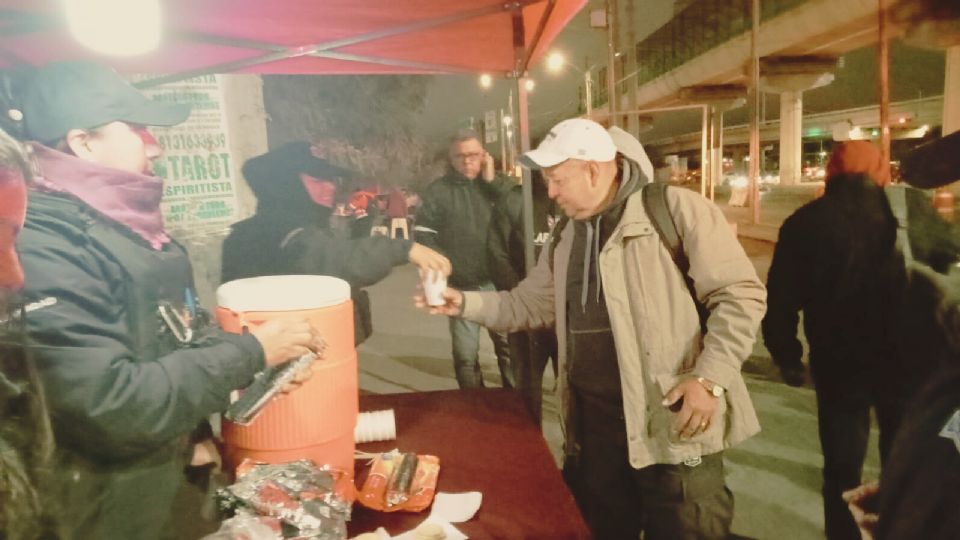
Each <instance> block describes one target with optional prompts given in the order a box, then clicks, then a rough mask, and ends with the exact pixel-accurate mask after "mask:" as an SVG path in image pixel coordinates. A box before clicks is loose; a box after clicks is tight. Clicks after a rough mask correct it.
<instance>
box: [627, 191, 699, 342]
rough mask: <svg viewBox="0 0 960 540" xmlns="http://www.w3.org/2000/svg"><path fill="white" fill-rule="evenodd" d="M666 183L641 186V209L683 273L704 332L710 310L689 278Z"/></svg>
mask: <svg viewBox="0 0 960 540" xmlns="http://www.w3.org/2000/svg"><path fill="white" fill-rule="evenodd" d="M667 187H668V185H667V184H660V183H657V182H651V183H649V184H647V185H645V186H643V192H642V193H641V194H640V196H641V197H642V199H643V209H644V210H645V211H646V212H647V216H648V217H649V218H650V223H651V224H652V225H653V228H654V229H656V231H657V234H658V235H660V241H661V242H663V245H664V247H666V248H667V251H669V252H670V257H671V258H672V259H673V262H674V264H676V265H677V268H678V269H680V273H681V274H683V282H684V283H686V285H687V291H689V293H690V297H691V298H693V303H694V304H696V306H697V313H698V314H699V315H700V329H701V331H703V332H704V333H706V331H707V317H709V316H710V312H709V311H708V310H707V307H706V306H704V305H703V303H702V302H700V299H699V298H697V291H696V289H695V288H694V286H693V279H691V278H690V259H688V258H687V254H686V253H685V252H684V251H683V240H682V239H681V238H680V232H679V231H678V230H677V223H676V222H675V221H674V220H673V214H671V213H670V207H669V206H668V205H667Z"/></svg>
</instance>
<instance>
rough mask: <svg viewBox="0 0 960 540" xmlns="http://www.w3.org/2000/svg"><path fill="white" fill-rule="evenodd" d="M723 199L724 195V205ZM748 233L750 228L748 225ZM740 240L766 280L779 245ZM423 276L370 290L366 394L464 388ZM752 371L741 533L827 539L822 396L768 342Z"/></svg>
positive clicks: (775, 208) (739, 507) (733, 464)
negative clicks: (790, 371) (778, 360)
mask: <svg viewBox="0 0 960 540" xmlns="http://www.w3.org/2000/svg"><path fill="white" fill-rule="evenodd" d="M810 195H811V193H810V190H809V189H800V190H785V191H780V192H776V191H775V192H771V193H765V194H764V203H765V207H764V208H765V213H767V218H765V219H764V220H761V223H763V224H766V225H767V226H768V227H772V228H773V230H774V232H775V230H776V226H777V221H782V219H783V218H784V217H785V216H786V215H789V213H790V212H792V211H793V209H795V208H796V207H797V206H799V205H801V204H803V202H805V201H806V200H809V197H810ZM721 199H722V197H720V196H718V201H719V202H722V200H721ZM724 206H725V205H723V204H721V207H724ZM724 210H725V212H726V213H727V215H728V217H730V218H731V219H732V220H737V219H739V218H743V219H748V216H749V214H747V212H748V210H745V209H738V208H725V207H724ZM747 229H749V225H748V226H747ZM740 230H741V233H744V232H745V231H744V227H743V226H742V225H741V227H740ZM774 238H775V236H774ZM741 243H742V244H743V245H744V248H745V250H746V251H747V254H748V255H749V256H750V258H751V261H753V263H754V265H755V266H756V267H757V269H758V273H759V274H760V275H761V277H762V278H764V279H765V277H766V272H767V269H768V268H769V264H770V257H771V254H772V251H773V244H772V243H770V242H767V241H760V240H755V239H749V238H742V239H741ZM416 280H417V277H416V272H415V270H414V269H413V268H412V267H410V266H405V267H401V268H397V269H395V270H394V272H393V274H391V275H390V277H388V278H387V279H385V280H384V281H382V282H381V283H379V284H377V285H375V286H374V287H371V288H369V289H368V290H369V291H370V295H371V299H372V303H373V320H374V334H373V336H372V337H371V338H370V339H369V340H368V341H367V342H366V343H364V344H363V345H361V347H360V386H361V389H362V390H364V391H367V392H374V393H392V392H410V391H427V390H442V389H453V388H456V387H457V386H456V381H455V379H454V376H453V365H452V360H451V357H450V339H449V335H448V333H447V321H446V319H444V318H441V317H433V316H430V315H427V314H425V313H423V312H420V311H418V310H416V309H415V308H414V307H413V306H412V302H411V300H410V297H411V296H412V294H413V290H414V287H415V285H416ZM481 343H482V351H481V356H482V358H481V362H482V367H483V373H484V378H485V380H486V382H487V385H488V386H497V385H499V374H498V371H497V366H496V361H495V359H494V356H493V350H492V347H491V345H490V342H489V340H488V339H486V338H484V339H483V340H482V342H481ZM744 373H745V376H746V380H747V385H748V387H749V389H750V392H751V395H752V397H753V401H754V404H755V406H756V408H757V410H758V414H759V416H760V422H761V425H762V426H763V431H762V432H761V433H760V434H759V435H758V436H756V437H754V438H752V439H751V440H749V441H747V442H746V443H744V444H742V445H741V446H739V447H738V448H736V449H734V450H732V451H730V452H728V454H727V466H728V474H729V476H728V481H729V485H730V487H731V489H732V490H733V491H734V493H735V495H736V516H735V518H734V532H735V533H737V534H738V535H741V536H743V537H748V538H756V539H782V538H790V539H796V540H805V539H815V538H823V518H822V509H821V499H820V484H821V482H820V468H821V466H822V458H821V456H820V451H819V442H818V438H817V429H816V428H817V421H816V405H815V402H814V396H813V391H812V390H811V389H810V388H791V387H788V386H786V385H784V384H782V383H780V382H779V378H778V377H777V374H776V371H775V369H774V368H773V366H772V364H771V362H770V359H769V354H768V353H767V351H766V349H765V348H764V347H763V345H762V343H758V344H757V346H756V347H755V349H754V352H753V355H752V356H751V357H750V358H749V359H748V361H747V362H746V364H745V365H744ZM553 385H554V379H553V377H552V374H551V373H549V370H548V374H547V376H546V377H545V380H544V388H545V395H546V398H545V399H546V401H545V404H544V416H545V420H544V425H543V430H544V436H545V438H546V439H547V442H548V444H549V445H550V447H551V449H552V450H553V451H554V453H555V454H557V453H558V452H559V448H560V434H559V427H558V424H557V420H556V412H557V402H556V399H555V397H553V396H552V395H551V394H550V390H551V389H552V388H553ZM872 435H873V441H872V443H871V451H870V453H869V455H868V461H867V467H866V470H865V472H864V476H865V478H876V477H877V476H878V474H879V469H878V465H877V464H878V463H879V461H878V457H877V454H876V433H875V432H874V433H873V434H872Z"/></svg>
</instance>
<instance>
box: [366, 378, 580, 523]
mask: <svg viewBox="0 0 960 540" xmlns="http://www.w3.org/2000/svg"><path fill="white" fill-rule="evenodd" d="M381 409H394V411H395V414H396V422H397V440H396V441H386V442H377V443H366V444H360V445H357V449H358V450H362V451H367V452H378V451H386V450H390V449H392V448H399V449H400V451H402V452H417V453H419V454H433V455H435V456H437V457H439V458H440V477H439V481H438V484H437V491H441V492H448V493H460V492H465V491H479V492H481V493H483V504H482V505H481V506H480V511H479V512H478V513H477V515H476V516H475V517H474V518H473V519H472V520H470V521H468V522H466V523H458V524H455V526H456V527H457V528H458V529H460V530H461V531H463V533H464V534H466V535H467V536H469V537H470V538H474V539H483V538H490V539H497V540H513V539H518V540H519V539H543V540H564V539H569V538H589V537H590V533H589V532H588V529H587V527H586V525H585V524H584V522H583V518H582V517H581V516H580V512H579V510H577V507H576V504H575V503H574V501H573V497H572V496H571V495H570V492H569V491H568V490H567V487H566V484H564V482H563V479H562V478H561V476H560V472H559V471H558V470H557V467H556V465H555V463H554V460H553V457H552V456H551V454H550V451H549V450H548V449H547V445H546V442H545V441H544V440H543V437H542V436H541V434H540V430H539V429H538V428H537V426H536V425H534V422H533V420H532V418H531V416H530V414H529V413H528V412H527V411H526V409H525V408H524V406H523V402H522V401H521V399H520V397H519V395H518V394H517V393H516V392H514V391H512V390H502V389H488V390H452V391H444V392H422V393H413V394H388V395H383V394H381V395H372V394H371V395H363V396H360V410H361V411H363V412H366V411H374V410H381ZM367 470H368V467H366V466H365V465H361V464H360V463H359V462H358V466H357V480H358V484H357V485H358V486H360V485H362V481H363V479H364V478H365V477H366V474H367ZM429 512H430V509H429V508H428V509H426V510H424V511H423V512H421V513H417V514H411V513H404V512H394V513H382V512H376V511H373V510H369V509H367V508H364V507H362V506H360V505H359V504H355V505H354V510H353V518H352V521H351V522H350V524H349V530H350V534H351V536H355V535H357V534H360V533H362V532H369V531H373V530H375V529H376V528H377V527H380V526H383V527H384V528H386V529H387V531H388V532H390V534H391V535H396V534H399V533H401V532H403V531H406V530H409V529H412V528H414V527H416V526H417V524H419V523H420V522H421V521H422V520H423V519H424V518H425V517H426V516H427V515H428V514H429Z"/></svg>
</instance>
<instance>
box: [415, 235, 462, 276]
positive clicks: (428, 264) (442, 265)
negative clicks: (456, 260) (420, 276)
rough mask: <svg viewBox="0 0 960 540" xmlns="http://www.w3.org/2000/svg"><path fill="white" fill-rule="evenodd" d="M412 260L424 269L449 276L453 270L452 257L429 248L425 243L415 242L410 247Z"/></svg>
mask: <svg viewBox="0 0 960 540" xmlns="http://www.w3.org/2000/svg"><path fill="white" fill-rule="evenodd" d="M409 257H410V262H412V263H413V264H415V265H417V266H418V267H420V268H421V269H422V270H429V271H433V272H434V273H436V274H439V275H442V276H444V277H446V276H449V275H450V272H451V271H453V265H451V264H450V259H447V258H446V257H444V256H443V255H441V254H439V253H437V252H436V251H434V250H432V249H430V248H428V247H427V246H425V245H423V244H417V243H414V244H413V246H411V247H410V254H409Z"/></svg>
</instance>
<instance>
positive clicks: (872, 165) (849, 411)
mask: <svg viewBox="0 0 960 540" xmlns="http://www.w3.org/2000/svg"><path fill="white" fill-rule="evenodd" d="M882 163H883V162H882V158H881V155H880V151H879V150H878V149H877V148H876V147H875V146H874V145H873V144H871V143H869V142H865V141H851V142H847V143H843V144H842V145H840V146H839V147H838V148H837V149H836V150H835V151H834V153H833V155H832V156H831V158H830V162H829V164H828V167H827V173H828V174H827V184H826V193H825V195H824V196H823V197H822V198H820V199H817V200H815V201H813V202H811V203H808V204H807V205H805V206H803V207H802V208H800V209H799V210H797V211H796V212H795V213H794V214H793V215H792V216H790V217H789V218H787V220H786V221H784V223H783V226H782V227H781V229H780V238H779V241H778V242H777V246H776V249H775V251H774V255H773V263H772V265H771V267H770V273H769V279H768V284H767V287H768V292H769V299H768V308H767V314H766V316H765V317H764V319H763V325H762V326H763V336H764V340H765V342H766V346H767V348H768V349H769V350H770V353H771V355H772V356H773V359H774V362H776V364H777V365H778V366H779V368H780V370H781V372H782V374H783V377H784V380H785V381H786V382H787V383H788V384H791V385H800V384H802V383H803V380H804V366H803V364H802V363H801V357H802V354H803V349H802V346H801V344H800V341H799V340H798V339H797V335H796V334H797V324H798V319H799V317H798V314H799V312H800V311H802V312H803V315H804V330H805V333H806V336H807V340H808V342H809V345H810V368H811V374H812V377H813V382H814V386H815V388H816V393H817V412H818V417H819V431H820V444H821V448H822V450H823V458H824V466H823V497H824V518H825V525H826V533H827V537H828V538H830V539H831V540H833V539H846V538H859V533H858V532H857V528H856V526H855V524H854V522H853V519H852V518H851V516H850V514H849V512H848V511H847V508H846V504H845V503H844V501H843V500H842V498H841V493H842V492H843V491H844V490H847V489H850V488H852V487H854V486H856V485H858V484H859V483H860V473H861V470H862V467H863V460H864V456H865V453H866V447H867V436H868V434H869V430H870V408H871V407H873V408H875V409H876V412H877V419H878V422H879V424H880V456H881V459H882V460H885V459H886V457H887V455H888V453H889V449H890V445H891V443H892V440H893V436H894V434H895V432H896V429H897V426H898V424H899V422H900V418H901V415H902V411H903V408H904V404H905V403H906V401H907V400H908V399H909V397H910V393H911V392H912V391H914V390H915V389H916V384H917V383H916V382H915V381H917V382H918V381H920V380H922V378H923V376H924V375H925V370H924V369H923V368H922V366H920V365H919V363H918V364H917V365H915V366H913V367H912V368H911V369H910V370H904V369H902V368H901V361H900V357H899V352H898V351H900V350H901V349H902V343H901V342H900V340H899V339H898V336H899V335H900V333H901V331H902V330H903V328H902V326H903V320H902V317H901V316H900V315H899V313H900V312H901V311H902V308H903V304H902V295H901V293H902V291H903V290H904V272H905V269H904V261H903V258H902V257H901V256H900V254H899V253H898V252H897V250H896V248H895V240H896V231H897V222H896V220H895V218H894V215H893V213H892V211H891V208H890V205H889V203H888V202H887V198H886V195H885V193H884V191H883V186H884V185H886V184H887V183H888V178H887V176H886V173H885V170H884V167H883V166H882ZM909 195H910V198H909V199H908V201H907V202H908V210H909V211H910V212H909V213H910V219H911V221H912V222H914V224H915V225H917V226H916V227H913V226H911V238H910V240H911V242H910V243H911V245H912V246H913V253H914V256H915V257H916V258H917V259H918V260H921V261H924V262H926V263H927V264H929V265H930V266H932V267H934V268H935V269H943V268H945V266H948V265H949V264H950V263H951V262H953V261H955V260H956V256H957V250H956V246H955V243H954V242H947V243H946V244H944V243H941V242H937V241H931V240H933V239H935V238H938V237H939V238H947V236H945V235H944V234H943V233H945V232H946V230H947V229H946V224H944V223H942V222H940V221H938V220H937V218H936V216H935V215H934V213H933V210H932V209H931V208H930V205H929V203H928V202H927V201H926V200H925V199H924V198H923V196H922V194H919V192H910V193H909ZM937 230H939V231H941V232H940V233H937V232H936V231H937Z"/></svg>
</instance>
